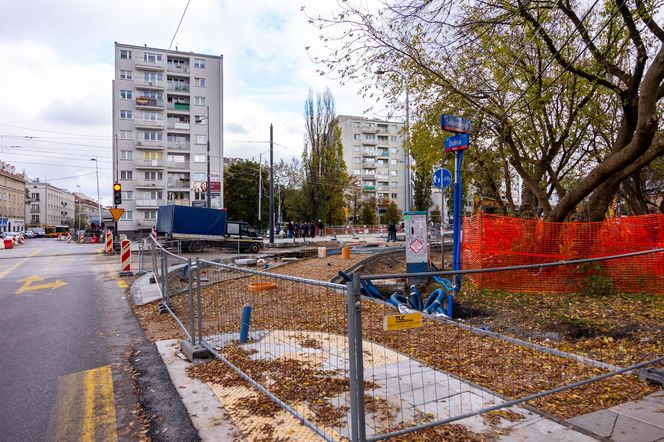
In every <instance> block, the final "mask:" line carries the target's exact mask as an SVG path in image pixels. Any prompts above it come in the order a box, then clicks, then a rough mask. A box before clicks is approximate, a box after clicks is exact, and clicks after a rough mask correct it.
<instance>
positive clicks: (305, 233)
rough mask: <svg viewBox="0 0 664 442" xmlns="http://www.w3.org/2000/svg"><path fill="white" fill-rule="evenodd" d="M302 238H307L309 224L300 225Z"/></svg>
mask: <svg viewBox="0 0 664 442" xmlns="http://www.w3.org/2000/svg"><path fill="white" fill-rule="evenodd" d="M301 227H302V232H303V233H302V238H305V239H306V238H308V237H309V223H302V226H301Z"/></svg>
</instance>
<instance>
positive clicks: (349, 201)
mask: <svg viewBox="0 0 664 442" xmlns="http://www.w3.org/2000/svg"><path fill="white" fill-rule="evenodd" d="M362 194H363V192H362V183H361V182H360V178H359V177H357V176H355V175H351V176H349V177H348V182H347V183H346V188H345V189H344V199H345V202H346V207H348V214H349V218H350V219H351V220H352V221H353V224H357V220H358V218H359V216H360V207H361V204H362Z"/></svg>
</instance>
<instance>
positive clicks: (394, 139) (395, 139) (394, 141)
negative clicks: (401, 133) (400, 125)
mask: <svg viewBox="0 0 664 442" xmlns="http://www.w3.org/2000/svg"><path fill="white" fill-rule="evenodd" d="M390 141H391V142H392V143H396V142H397V137H395V136H394V135H392V136H390Z"/></svg>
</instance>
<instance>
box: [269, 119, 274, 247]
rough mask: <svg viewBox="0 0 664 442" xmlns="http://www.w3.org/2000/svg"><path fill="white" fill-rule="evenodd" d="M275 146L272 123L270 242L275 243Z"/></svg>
mask: <svg viewBox="0 0 664 442" xmlns="http://www.w3.org/2000/svg"><path fill="white" fill-rule="evenodd" d="M273 147H274V136H273V132H272V125H271V124H270V222H269V226H270V244H274V164H273V160H274V157H273V155H272V153H273Z"/></svg>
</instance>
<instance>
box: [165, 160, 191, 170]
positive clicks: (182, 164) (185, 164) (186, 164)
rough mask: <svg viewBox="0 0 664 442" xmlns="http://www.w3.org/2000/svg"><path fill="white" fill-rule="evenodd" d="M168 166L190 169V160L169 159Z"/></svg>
mask: <svg viewBox="0 0 664 442" xmlns="http://www.w3.org/2000/svg"><path fill="white" fill-rule="evenodd" d="M168 168H169V169H185V170H189V161H169V162H168Z"/></svg>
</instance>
